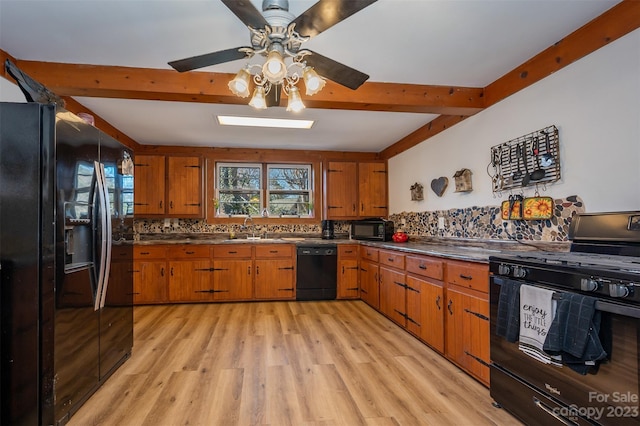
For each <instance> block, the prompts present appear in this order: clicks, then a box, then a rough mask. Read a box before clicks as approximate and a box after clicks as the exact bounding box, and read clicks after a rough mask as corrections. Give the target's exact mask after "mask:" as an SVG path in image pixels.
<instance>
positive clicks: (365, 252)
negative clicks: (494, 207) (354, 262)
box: [360, 246, 380, 262]
mask: <svg viewBox="0 0 640 426" xmlns="http://www.w3.org/2000/svg"><path fill="white" fill-rule="evenodd" d="M379 251H380V250H378V249H377V248H373V247H367V246H360V259H367V260H370V261H372V262H377V261H378V252H379Z"/></svg>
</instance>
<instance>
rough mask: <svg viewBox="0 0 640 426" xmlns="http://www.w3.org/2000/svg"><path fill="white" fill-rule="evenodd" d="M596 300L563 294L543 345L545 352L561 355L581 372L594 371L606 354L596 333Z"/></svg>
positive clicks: (598, 324)
mask: <svg viewBox="0 0 640 426" xmlns="http://www.w3.org/2000/svg"><path fill="white" fill-rule="evenodd" d="M596 300H597V299H595V298H593V297H590V296H583V295H581V294H574V293H562V295H561V298H560V301H559V302H558V307H557V310H556V316H555V318H554V319H553V322H552V323H551V328H550V329H549V334H548V336H547V340H546V341H545V343H544V347H543V349H544V350H545V351H546V352H548V353H551V354H559V355H561V356H562V360H563V361H564V363H565V364H566V365H567V366H568V367H569V368H571V369H572V370H574V371H576V372H578V373H580V374H587V373H588V372H593V371H597V368H598V366H599V362H600V361H602V360H603V359H605V358H606V357H607V352H606V351H605V350H604V348H603V347H602V343H601V342H600V337H599V336H598V334H599V332H600V323H601V320H600V311H598V310H596Z"/></svg>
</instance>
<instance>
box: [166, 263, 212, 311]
mask: <svg viewBox="0 0 640 426" xmlns="http://www.w3.org/2000/svg"><path fill="white" fill-rule="evenodd" d="M213 294H214V289H213V283H212V279H211V262H210V261H209V260H208V259H202V260H177V261H171V262H169V299H170V300H171V301H172V302H197V301H205V300H213Z"/></svg>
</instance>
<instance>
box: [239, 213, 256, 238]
mask: <svg viewBox="0 0 640 426" xmlns="http://www.w3.org/2000/svg"><path fill="white" fill-rule="evenodd" d="M247 221H251V236H252V237H255V236H256V231H255V225H254V223H253V218H252V217H251V215H248V216H247V217H245V218H244V223H243V224H242V229H247Z"/></svg>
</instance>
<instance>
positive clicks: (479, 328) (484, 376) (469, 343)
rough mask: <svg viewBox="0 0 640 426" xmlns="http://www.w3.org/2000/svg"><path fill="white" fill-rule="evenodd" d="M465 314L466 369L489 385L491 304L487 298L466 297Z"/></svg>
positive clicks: (464, 351)
mask: <svg viewBox="0 0 640 426" xmlns="http://www.w3.org/2000/svg"><path fill="white" fill-rule="evenodd" d="M464 303H465V305H464V312H463V323H462V327H463V330H464V332H463V334H464V341H463V348H462V351H463V353H464V354H465V367H466V368H467V370H468V371H469V372H470V373H471V374H472V375H473V376H475V377H476V378H478V379H479V380H480V381H482V382H483V383H485V384H486V385H487V386H488V385H489V360H490V355H489V352H490V351H489V340H490V337H489V302H488V301H487V300H486V298H480V297H476V296H474V295H465V302H464Z"/></svg>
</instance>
